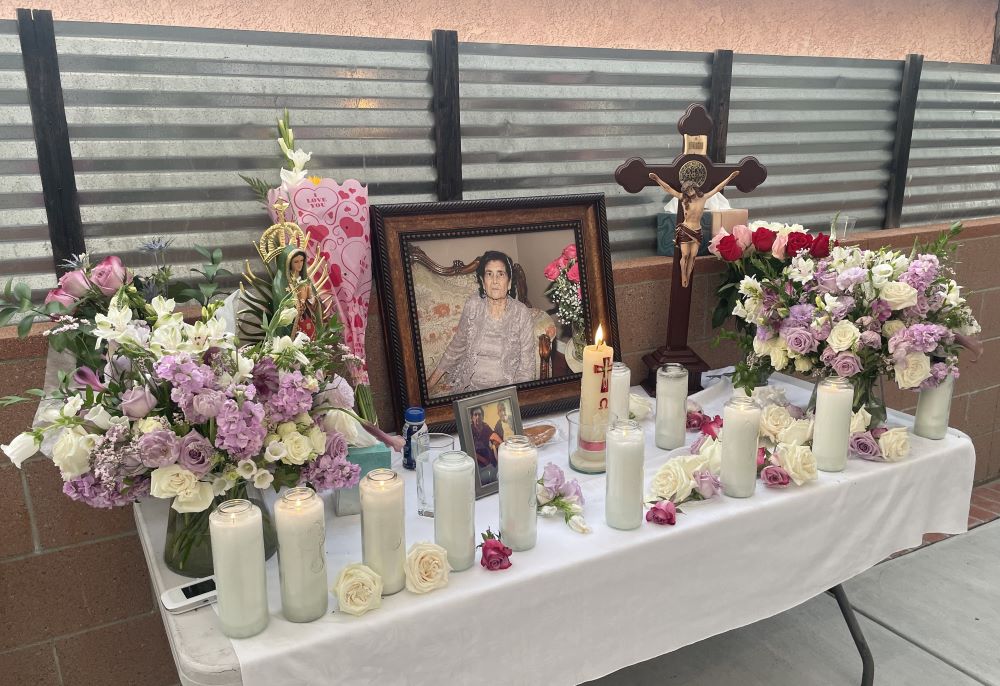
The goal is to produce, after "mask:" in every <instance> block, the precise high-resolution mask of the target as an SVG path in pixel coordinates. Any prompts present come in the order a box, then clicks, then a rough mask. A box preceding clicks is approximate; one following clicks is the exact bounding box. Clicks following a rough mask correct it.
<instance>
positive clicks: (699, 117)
mask: <svg viewBox="0 0 1000 686" xmlns="http://www.w3.org/2000/svg"><path fill="white" fill-rule="evenodd" d="M677 130H678V131H679V132H680V133H681V135H682V136H683V137H684V150H683V152H682V153H681V154H680V155H678V156H677V157H675V158H674V161H673V162H671V163H670V164H665V165H656V164H654V165H650V164H647V163H646V161H645V160H643V159H642V158H641V157H633V158H631V159H629V160H626V161H625V163H624V164H622V165H621V166H620V167H618V169H617V170H616V171H615V181H617V182H618V184H619V185H620V186H621V187H622V188H624V189H625V190H626V191H628V192H629V193H638V192H639V191H641V190H642V189H644V188H646V187H647V186H656V185H658V183H657V180H656V179H658V180H659V181H660V182H661V183H660V184H659V185H666V186H669V187H670V188H671V189H673V191H675V192H674V193H671V195H674V196H675V197H678V196H680V195H681V192H682V190H683V189H684V188H685V186H687V187H688V188H695V189H697V192H698V194H706V193H710V192H711V191H713V190H716V189H718V190H722V188H723V187H725V186H735V187H736V188H737V189H739V190H740V191H741V192H743V193H749V192H750V191H752V190H753V189H755V188H756V187H757V186H759V185H760V184H761V183H763V182H764V179H766V178H767V169H765V168H764V165H762V164H761V163H760V162H758V161H757V158H755V157H744V158H743V159H742V160H740V161H739V163H738V164H721V163H720V164H715V163H713V162H712V160H711V159H709V157H708V136H709V134H710V133H711V131H712V119H711V118H710V117H709V116H708V112H707V111H706V110H705V107H704V106H702V105H699V104H692V105H690V106H689V107H688V108H687V111H686V112H685V113H684V116H683V117H681V119H680V121H678V122H677ZM733 172H738V174H736V175H735V176H734V175H733ZM668 192H669V191H668ZM680 200H681V201H679V202H678V203H677V224H676V229H675V230H676V231H677V232H678V235H680V234H681V232H682V231H685V230H686V228H685V227H683V224H684V206H685V204H687V203H686V202H685V201H684V199H680ZM699 200H700V198H699ZM700 205H701V206H703V205H704V202H700ZM689 206H690V207H692V212H694V211H695V209H694V207H695V206H694V205H689ZM700 209H701V208H700V207H699V211H698V214H699V216H698V218H697V219H698V220H700V219H701V217H700ZM692 219H695V217H692ZM687 237H688V238H691V237H692V235H688V236H687ZM694 249H695V250H697V247H695V248H694ZM681 253H682V250H681V246H680V245H676V246H675V248H674V262H673V269H672V275H671V280H670V302H669V304H668V308H669V309H668V312H667V342H666V343H665V344H664V345H663V346H662V347H660V348H659V349H658V350H656V351H655V352H652V353H650V354H648V355H646V356H645V357H643V362H644V363H645V364H646V367H647V368H648V370H649V373H648V374H647V375H646V380H645V381H643V384H642V386H643V388H645V389H646V391H647V392H648V393H649V394H650V395H654V394H655V393H656V370H657V369H659V368H660V367H661V366H662V365H664V364H666V363H668V362H676V363H679V364H682V365H684V366H685V367H686V368H687V370H688V374H689V376H688V389H689V392H694V391H697V390H699V389H701V373H702V372H704V371H706V370H708V365H707V364H705V362H704V361H703V360H702V359H701V358H700V357H698V355H697V354H696V353H695V352H694V351H693V350H692V349H691V348H690V347H688V324H689V322H690V319H691V288H692V285H693V284H692V280H691V279H690V278H687V276H685V277H684V278H683V279H682V272H683V269H682V266H688V265H687V262H688V260H687V259H685V260H684V261H683V265H682V254H681ZM691 261H692V262H693V257H692V258H691ZM692 267H693V265H692ZM688 273H690V271H689V272H688Z"/></svg>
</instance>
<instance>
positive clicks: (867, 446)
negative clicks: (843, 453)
mask: <svg viewBox="0 0 1000 686" xmlns="http://www.w3.org/2000/svg"><path fill="white" fill-rule="evenodd" d="M848 450H849V451H850V452H851V454H853V455H857V456H858V457H861V458H864V459H866V460H876V461H880V460H882V449H881V448H880V447H879V445H878V441H877V440H875V437H874V436H872V434H871V432H869V431H858V432H856V433H852V434H851V440H850V442H849V443H848Z"/></svg>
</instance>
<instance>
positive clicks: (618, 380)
mask: <svg viewBox="0 0 1000 686" xmlns="http://www.w3.org/2000/svg"><path fill="white" fill-rule="evenodd" d="M631 387H632V370H630V369H629V368H628V365H627V364H625V363H624V362H615V363H614V364H613V365H611V392H610V394H609V395H608V410H609V412H608V414H609V415H610V419H611V420H612V421H613V420H615V419H625V420H627V419H628V418H629V412H628V395H629V391H630V389H631Z"/></svg>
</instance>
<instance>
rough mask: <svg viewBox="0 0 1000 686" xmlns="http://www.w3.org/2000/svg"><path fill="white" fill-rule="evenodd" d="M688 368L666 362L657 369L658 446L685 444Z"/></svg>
mask: <svg viewBox="0 0 1000 686" xmlns="http://www.w3.org/2000/svg"><path fill="white" fill-rule="evenodd" d="M687 391H688V370H687V369H685V368H684V367H683V366H681V365H679V364H674V363H670V364H665V365H663V366H662V367H660V368H659V369H658V370H657V371H656V447H657V448H660V449H661V450H673V449H674V448H680V447H681V446H682V445H684V439H685V438H686V434H685V432H686V431H687V428H686V425H687Z"/></svg>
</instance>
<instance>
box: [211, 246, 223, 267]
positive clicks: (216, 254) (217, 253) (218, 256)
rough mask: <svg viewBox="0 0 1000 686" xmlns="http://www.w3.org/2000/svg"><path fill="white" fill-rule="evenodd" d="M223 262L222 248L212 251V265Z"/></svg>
mask: <svg viewBox="0 0 1000 686" xmlns="http://www.w3.org/2000/svg"><path fill="white" fill-rule="evenodd" d="M220 262H222V248H216V249H215V250H213V251H212V264H219V263H220Z"/></svg>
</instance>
